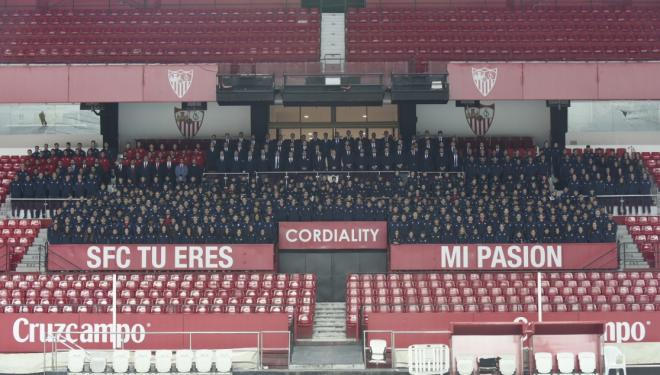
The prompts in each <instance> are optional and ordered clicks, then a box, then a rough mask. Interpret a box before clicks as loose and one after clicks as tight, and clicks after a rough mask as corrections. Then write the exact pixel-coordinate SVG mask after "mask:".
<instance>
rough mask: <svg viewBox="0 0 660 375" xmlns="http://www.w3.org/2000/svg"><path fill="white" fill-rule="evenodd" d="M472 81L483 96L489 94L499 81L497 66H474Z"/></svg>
mask: <svg viewBox="0 0 660 375" xmlns="http://www.w3.org/2000/svg"><path fill="white" fill-rule="evenodd" d="M472 81H474V85H475V86H477V90H479V92H480V93H481V95H483V96H488V94H490V92H491V91H493V88H494V87H495V83H496V82H497V68H492V69H491V68H486V67H483V68H478V69H477V68H472Z"/></svg>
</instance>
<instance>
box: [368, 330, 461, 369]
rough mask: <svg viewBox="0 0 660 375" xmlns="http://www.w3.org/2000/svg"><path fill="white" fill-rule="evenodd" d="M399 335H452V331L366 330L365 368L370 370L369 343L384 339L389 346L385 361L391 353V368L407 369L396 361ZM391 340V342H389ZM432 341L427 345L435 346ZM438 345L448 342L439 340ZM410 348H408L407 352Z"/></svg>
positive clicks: (386, 349) (386, 348) (387, 346)
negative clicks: (373, 340) (375, 339)
mask: <svg viewBox="0 0 660 375" xmlns="http://www.w3.org/2000/svg"><path fill="white" fill-rule="evenodd" d="M368 335H371V337H368ZM397 335H399V336H401V335H415V336H419V335H451V331H390V330H364V331H362V359H363V361H364V364H365V366H366V367H367V368H368V367H369V358H368V357H367V352H370V349H369V341H370V340H371V339H374V338H377V339H381V340H382V339H384V340H386V341H387V345H386V347H385V360H386V362H387V353H388V351H389V353H390V362H391V368H392V369H397V368H404V367H405V368H407V365H406V366H397V360H396V337H397ZM388 339H389V340H388ZM431 341H433V340H430V341H428V340H427V341H425V342H424V343H425V344H434V343H436V342H431ZM437 341H438V342H437V343H438V344H445V345H446V344H447V342H446V341H443V342H439V341H440V340H437ZM407 349H408V347H406V350H407Z"/></svg>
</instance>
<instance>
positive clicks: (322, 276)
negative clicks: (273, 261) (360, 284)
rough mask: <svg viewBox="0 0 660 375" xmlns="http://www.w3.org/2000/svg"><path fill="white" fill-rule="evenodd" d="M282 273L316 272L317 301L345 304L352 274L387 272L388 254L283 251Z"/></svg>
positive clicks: (351, 251) (377, 252)
mask: <svg viewBox="0 0 660 375" xmlns="http://www.w3.org/2000/svg"><path fill="white" fill-rule="evenodd" d="M277 264H278V265H279V272H286V273H313V274H316V277H317V282H316V285H317V297H316V299H317V302H344V301H345V300H346V278H347V276H348V275H349V274H351V273H387V251H380V250H378V251H364V250H339V251H337V250H308V251H306V250H291V251H285V250H280V251H279V253H278V259H277Z"/></svg>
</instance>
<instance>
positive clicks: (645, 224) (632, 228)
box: [624, 159, 660, 265]
mask: <svg viewBox="0 0 660 375" xmlns="http://www.w3.org/2000/svg"><path fill="white" fill-rule="evenodd" d="M647 160H648V159H647ZM658 169H660V168H658ZM659 172H660V171H659ZM659 177H660V174H659V176H656V179H658V178H659ZM657 181H660V179H658V180H657ZM624 224H625V225H626V228H627V229H628V232H629V233H630V235H631V236H632V238H633V242H634V243H635V245H636V246H637V248H638V250H639V251H640V252H641V253H642V256H643V257H644V259H645V260H646V261H647V262H649V264H652V265H653V264H656V260H657V256H658V252H659V251H660V216H627V217H626V218H625V219H624Z"/></svg>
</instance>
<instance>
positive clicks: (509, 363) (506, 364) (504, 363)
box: [500, 355, 516, 375]
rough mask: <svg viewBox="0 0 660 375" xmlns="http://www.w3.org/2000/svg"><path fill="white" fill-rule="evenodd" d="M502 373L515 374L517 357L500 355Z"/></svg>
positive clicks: (503, 374)
mask: <svg viewBox="0 0 660 375" xmlns="http://www.w3.org/2000/svg"><path fill="white" fill-rule="evenodd" d="M500 373H501V374H502V375H513V374H515V373H516V357H515V356H513V355H503V356H501V357H500Z"/></svg>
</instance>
